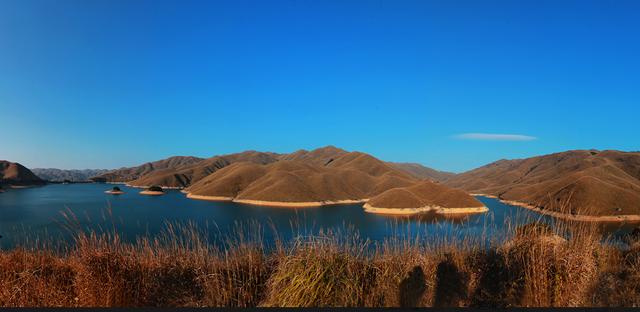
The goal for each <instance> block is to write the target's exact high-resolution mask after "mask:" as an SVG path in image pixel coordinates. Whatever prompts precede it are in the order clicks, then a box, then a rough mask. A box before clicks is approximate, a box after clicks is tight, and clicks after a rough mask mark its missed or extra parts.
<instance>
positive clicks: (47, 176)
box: [31, 168, 110, 182]
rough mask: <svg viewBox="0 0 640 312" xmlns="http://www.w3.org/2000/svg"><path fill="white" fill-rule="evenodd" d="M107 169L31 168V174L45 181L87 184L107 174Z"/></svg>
mask: <svg viewBox="0 0 640 312" xmlns="http://www.w3.org/2000/svg"><path fill="white" fill-rule="evenodd" d="M109 171H110V170H108V169H70V170H65V169H55V168H33V169H31V172H33V173H34V174H35V175H37V176H38V177H39V178H41V179H43V180H45V181H51V182H64V181H71V182H87V181H91V178H92V177H94V176H97V175H100V174H104V173H107V172H109Z"/></svg>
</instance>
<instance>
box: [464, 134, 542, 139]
mask: <svg viewBox="0 0 640 312" xmlns="http://www.w3.org/2000/svg"><path fill="white" fill-rule="evenodd" d="M454 138H456V139H458V140H477V141H533V140H537V139H538V138H536V137H534V136H528V135H522V134H496V133H462V134H458V135H455V136H454Z"/></svg>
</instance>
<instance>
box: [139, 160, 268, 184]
mask: <svg viewBox="0 0 640 312" xmlns="http://www.w3.org/2000/svg"><path fill="white" fill-rule="evenodd" d="M278 156H279V155H278V154H274V153H263V152H256V151H246V152H242V153H236V154H229V155H222V156H215V157H211V158H208V159H205V160H202V161H199V162H196V163H193V164H188V165H184V166H180V167H176V168H167V169H160V170H154V171H151V172H149V173H147V174H145V175H143V176H141V177H140V178H138V179H136V180H134V181H131V182H129V185H132V186H138V187H146V186H150V185H161V186H163V187H178V188H183V187H187V186H189V185H191V184H193V183H195V182H197V181H200V180H201V179H203V178H205V177H207V176H208V175H210V174H212V173H214V172H216V171H217V170H219V169H222V168H224V167H226V166H228V165H230V164H232V163H236V162H251V163H256V164H269V163H272V162H276V161H278Z"/></svg>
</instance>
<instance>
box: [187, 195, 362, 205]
mask: <svg viewBox="0 0 640 312" xmlns="http://www.w3.org/2000/svg"><path fill="white" fill-rule="evenodd" d="M187 198H191V199H197V200H209V201H226V202H234V203H238V204H247V205H253V206H267V207H283V208H313V207H322V206H331V205H350V204H362V203H365V202H366V201H367V200H368V199H358V200H351V199H348V200H326V201H316V202H280V201H265V200H252V199H237V198H233V197H225V196H204V195H194V194H191V193H187Z"/></svg>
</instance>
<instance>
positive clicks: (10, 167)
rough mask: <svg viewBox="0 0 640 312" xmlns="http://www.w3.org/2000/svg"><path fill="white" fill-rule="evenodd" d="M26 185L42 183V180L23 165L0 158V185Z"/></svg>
mask: <svg viewBox="0 0 640 312" xmlns="http://www.w3.org/2000/svg"><path fill="white" fill-rule="evenodd" d="M3 184H5V185H16V186H28V185H39V184H44V181H43V180H42V179H40V178H39V177H38V176H36V175H35V174H33V172H31V170H29V169H27V168H26V167H25V166H23V165H21V164H19V163H14V162H10V161H6V160H0V185H3Z"/></svg>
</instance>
